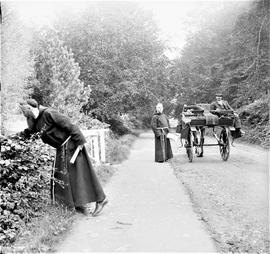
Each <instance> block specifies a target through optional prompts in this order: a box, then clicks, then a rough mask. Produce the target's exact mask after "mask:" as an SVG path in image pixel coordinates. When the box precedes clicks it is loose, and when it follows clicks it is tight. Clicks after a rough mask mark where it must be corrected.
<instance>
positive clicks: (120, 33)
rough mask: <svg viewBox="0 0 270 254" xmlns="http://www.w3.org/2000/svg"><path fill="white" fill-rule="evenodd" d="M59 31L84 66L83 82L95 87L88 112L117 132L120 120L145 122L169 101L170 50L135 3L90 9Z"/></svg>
mask: <svg viewBox="0 0 270 254" xmlns="http://www.w3.org/2000/svg"><path fill="white" fill-rule="evenodd" d="M56 27H57V29H58V30H59V31H61V32H60V35H61V39H62V40H63V41H64V42H65V45H67V46H68V47H69V48H71V49H72V51H73V53H74V58H75V60H76V62H78V63H79V65H80V68H81V72H80V79H81V80H82V81H83V82H84V84H88V85H90V86H91V89H92V92H91V94H90V97H89V100H88V103H87V105H86V106H85V107H84V111H85V112H88V113H89V114H91V115H92V116H95V117H97V118H98V119H99V120H101V121H105V122H107V123H109V124H110V125H111V127H112V128H114V127H116V128H117V127H118V126H117V124H121V121H120V120H119V117H118V114H126V113H129V114H132V115H134V116H136V117H137V118H138V119H140V118H141V117H142V115H146V114H148V115H149V113H150V112H151V111H152V108H153V107H154V104H155V103H156V102H158V101H159V100H162V99H163V97H164V95H166V96H168V95H167V93H168V92H169V91H170V86H169V82H168V79H167V76H168V70H167V67H168V65H169V60H168V59H167V57H166V56H165V55H164V49H165V46H164V44H163V42H161V40H160V39H159V35H158V29H157V27H156V25H155V23H154V22H153V20H152V18H151V16H150V15H148V14H147V13H146V12H145V11H142V10H141V9H139V8H138V7H137V5H135V4H134V3H117V5H115V4H113V3H108V2H104V3H98V4H96V5H95V8H93V5H91V7H90V8H89V9H86V11H85V13H84V14H83V15H82V16H81V17H78V16H76V17H74V19H73V18H72V17H70V16H69V17H68V20H67V18H65V19H64V18H63V19H62V22H58V23H57V24H56ZM151 113H152V112H151ZM151 113H150V114H151ZM114 122H117V123H116V124H114ZM116 128H114V130H116ZM120 129H122V130H119V131H118V130H116V131H118V133H119V132H122V133H126V132H125V131H124V130H123V126H122V127H120Z"/></svg>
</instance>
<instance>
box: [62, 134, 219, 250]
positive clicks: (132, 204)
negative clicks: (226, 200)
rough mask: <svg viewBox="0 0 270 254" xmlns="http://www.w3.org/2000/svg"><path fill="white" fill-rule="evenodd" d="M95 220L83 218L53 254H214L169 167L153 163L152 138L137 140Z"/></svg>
mask: <svg viewBox="0 0 270 254" xmlns="http://www.w3.org/2000/svg"><path fill="white" fill-rule="evenodd" d="M105 191H106V194H107V196H108V198H109V201H110V202H109V204H108V205H107V206H106V207H105V208H104V211H103V214H102V215H100V216H99V217H87V218H86V217H82V219H81V220H79V221H78V222H77V223H76V225H74V227H73V229H72V231H71V232H70V234H69V235H68V236H67V237H66V239H65V240H64V241H63V242H62V243H61V244H60V245H59V246H58V248H57V252H69V251H72V252H99V251H102V252H119V251H136V252H145V251H153V252H168V251H177V252H216V249H215V247H214V243H213V241H212V239H211V238H210V237H209V235H208V233H207V232H206V230H205V228H204V226H203V224H202V222H201V221H200V220H199V218H198V217H197V215H196V214H195V213H194V212H193V210H192V204H191V202H190V200H189V197H188V196H187V194H186V193H185V190H184V188H183V186H181V185H180V184H179V182H178V181H177V179H176V177H175V175H174V173H173V169H172V168H171V167H170V164H169V163H155V162H154V137H153V134H152V133H144V134H141V135H140V137H139V138H138V140H137V141H136V142H135V144H134V146H133V149H132V151H131V154H130V156H129V159H128V160H127V161H125V162H124V163H123V164H121V165H120V166H119V170H118V171H117V173H116V174H115V175H114V177H113V178H112V180H111V182H110V183H109V184H108V185H107V186H106V188H105Z"/></svg>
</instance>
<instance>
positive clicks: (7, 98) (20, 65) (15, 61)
mask: <svg viewBox="0 0 270 254" xmlns="http://www.w3.org/2000/svg"><path fill="white" fill-rule="evenodd" d="M1 14H2V16H1V18H2V23H1V133H2V134H6V133H7V132H8V130H7V129H8V123H9V122H10V120H9V119H10V118H11V117H14V116H16V117H17V115H18V113H19V107H18V105H19V102H20V100H21V99H22V97H23V95H26V91H25V90H24V87H25V85H26V80H27V77H28V76H29V75H30V73H31V71H32V67H31V60H30V56H29V52H28V47H27V43H28V41H29V40H30V34H29V31H28V30H27V29H25V27H23V25H22V24H21V22H20V20H19V18H18V15H17V13H16V10H15V9H14V7H13V5H12V3H9V2H2V3H1ZM12 124H13V123H12Z"/></svg>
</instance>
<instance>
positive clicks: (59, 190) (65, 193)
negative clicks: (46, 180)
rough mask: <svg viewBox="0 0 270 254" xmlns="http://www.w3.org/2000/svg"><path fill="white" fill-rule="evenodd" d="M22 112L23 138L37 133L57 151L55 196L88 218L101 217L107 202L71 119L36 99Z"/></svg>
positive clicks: (82, 137) (22, 105)
mask: <svg viewBox="0 0 270 254" xmlns="http://www.w3.org/2000/svg"><path fill="white" fill-rule="evenodd" d="M21 109H22V112H23V114H24V116H25V117H26V118H27V124H28V128H27V129H26V130H24V131H23V133H22V134H23V135H25V136H30V135H31V134H32V133H38V134H39V136H40V138H41V140H42V141H43V142H44V143H46V144H49V145H50V146H52V147H54V148H55V149H56V159H55V167H54V175H53V179H54V181H53V183H52V186H51V194H52V196H53V197H54V198H55V199H56V200H57V201H59V202H61V203H64V204H65V205H67V206H69V207H75V208H76V210H78V211H80V212H83V213H84V214H85V215H90V214H91V215H92V216H97V215H99V214H100V213H101V211H102V210H103V207H104V206H105V205H106V204H107V203H108V199H107V197H106V196H105V194H104V191H103V189H102V187H101V185H100V182H99V180H98V178H97V176H96V173H95V170H94V168H93V166H92V163H91V161H90V158H89V156H88V154H87V151H86V148H85V146H84V144H85V143H86V139H85V137H84V136H83V134H82V132H81V131H80V129H79V127H78V126H77V125H74V124H72V122H71V121H70V119H69V118H68V117H66V116H64V115H63V114H60V113H59V112H57V111H55V110H54V109H52V108H47V107H43V106H41V105H38V103H37V101H36V100H33V99H29V100H27V101H26V103H24V104H21ZM74 154H75V155H74ZM76 154H77V155H76ZM71 159H72V160H71ZM91 202H95V203H96V207H95V210H94V212H91V211H90V210H89V205H88V204H89V203H91Z"/></svg>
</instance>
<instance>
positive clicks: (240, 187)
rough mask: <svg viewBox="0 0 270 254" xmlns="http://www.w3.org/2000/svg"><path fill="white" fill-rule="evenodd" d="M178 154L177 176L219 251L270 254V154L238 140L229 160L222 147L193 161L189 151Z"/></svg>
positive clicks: (180, 150)
mask: <svg viewBox="0 0 270 254" xmlns="http://www.w3.org/2000/svg"><path fill="white" fill-rule="evenodd" d="M213 142H214V139H212V138H209V137H206V143H213ZM175 151H177V152H178V154H177V155H175V157H174V159H173V161H172V164H173V167H174V168H175V173H176V175H177V176H178V178H179V180H180V181H181V182H182V183H183V184H184V185H185V186H186V188H187V190H188V191H189V194H190V196H191V199H192V202H193V205H194V208H195V210H196V211H197V212H198V214H200V215H201V217H202V218H203V220H204V221H205V222H206V224H207V226H208V229H209V230H210V231H211V235H212V238H213V239H215V240H216V242H217V244H218V246H219V247H220V249H221V250H222V251H226V252H228V251H237V252H268V251H269V151H268V150H265V149H262V148H260V147H258V146H254V145H247V144H240V143H237V142H236V143H235V147H231V152H230V157H229V159H228V161H226V162H224V161H222V160H221V157H220V154H219V150H218V147H206V148H205V152H204V157H203V158H197V157H194V160H193V162H192V163H189V162H188V159H187V156H186V154H185V150H184V149H177V150H175Z"/></svg>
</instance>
